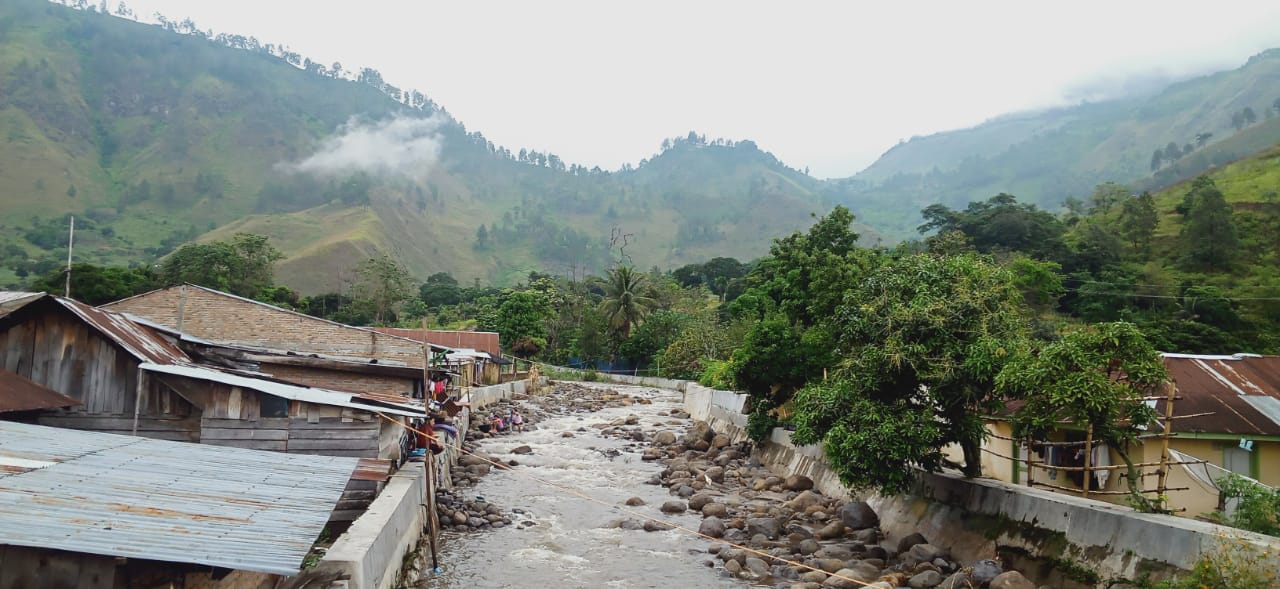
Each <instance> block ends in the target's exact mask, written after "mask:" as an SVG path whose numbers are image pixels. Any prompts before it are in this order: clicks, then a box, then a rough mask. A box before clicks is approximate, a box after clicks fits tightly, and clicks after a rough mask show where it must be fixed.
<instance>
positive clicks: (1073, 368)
mask: <svg viewBox="0 0 1280 589" xmlns="http://www.w3.org/2000/svg"><path fill="white" fill-rule="evenodd" d="M1168 379H1169V375H1168V374H1167V373H1166V372H1165V368H1164V363H1163V362H1162V361H1161V360H1160V354H1159V352H1157V351H1156V350H1155V348H1153V347H1152V346H1151V344H1150V343H1148V342H1147V340H1146V338H1145V337H1143V335H1142V332H1141V331H1139V330H1138V328H1137V326H1135V325H1133V324H1132V323H1125V322H1114V323H1100V324H1097V325H1094V326H1091V327H1086V328H1083V329H1079V330H1076V331H1073V332H1071V333H1068V334H1066V335H1065V336H1063V338H1062V339H1060V340H1058V341H1056V342H1053V343H1050V344H1048V345H1046V346H1044V347H1043V348H1041V349H1040V350H1039V351H1038V352H1029V353H1024V354H1020V355H1019V356H1018V357H1017V358H1015V359H1013V360H1012V361H1011V362H1009V363H1008V365H1006V366H1005V367H1004V370H1002V371H1001V372H1000V374H999V376H997V377H996V390H997V391H998V392H1000V393H1002V394H1004V395H1006V396H1008V397H1011V398H1019V399H1024V404H1023V405H1022V407H1021V408H1020V409H1019V410H1018V412H1017V413H1015V414H1014V415H1013V418H1012V425H1013V436H1014V437H1015V438H1031V439H1034V440H1043V439H1045V438H1046V436H1047V434H1048V433H1049V432H1051V431H1053V430H1054V429H1057V428H1060V427H1062V425H1063V424H1064V423H1071V424H1074V425H1075V426H1076V427H1085V426H1088V425H1091V426H1093V439H1094V443H1101V444H1106V445H1107V446H1108V447H1110V448H1111V449H1113V450H1115V451H1116V453H1117V454H1119V455H1120V458H1121V460H1123V461H1124V463H1125V467H1126V469H1127V471H1128V476H1127V477H1125V480H1126V481H1127V482H1128V485H1129V497H1130V502H1131V503H1132V504H1133V506H1134V507H1135V508H1137V509H1140V510H1143V511H1152V510H1155V509H1158V508H1160V507H1161V506H1160V505H1159V503H1158V500H1151V499H1148V498H1146V497H1144V496H1143V495H1142V493H1141V490H1142V489H1141V487H1140V485H1141V483H1142V477H1141V474H1140V473H1139V472H1138V469H1137V468H1136V467H1134V463H1133V460H1132V459H1131V458H1130V456H1129V446H1130V444H1132V443H1133V442H1136V441H1137V440H1138V436H1139V435H1141V434H1143V433H1145V432H1146V431H1147V428H1148V427H1149V426H1151V425H1152V424H1154V423H1155V419H1156V414H1155V410H1154V409H1152V408H1151V407H1150V406H1148V405H1147V404H1146V403H1144V402H1143V397H1146V396H1148V395H1153V394H1156V393H1158V392H1159V391H1160V389H1161V387H1162V386H1163V385H1164V383H1165V382H1166V381H1168Z"/></svg>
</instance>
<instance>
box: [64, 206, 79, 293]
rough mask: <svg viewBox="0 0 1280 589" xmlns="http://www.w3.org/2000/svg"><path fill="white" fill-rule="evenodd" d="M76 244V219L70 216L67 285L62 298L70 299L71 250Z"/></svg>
mask: <svg viewBox="0 0 1280 589" xmlns="http://www.w3.org/2000/svg"><path fill="white" fill-rule="evenodd" d="M75 242H76V218H75V216H74V215H72V216H71V232H70V233H69V234H67V284H66V287H65V288H64V289H63V292H62V296H64V297H67V298H71V248H72V246H74V245H75Z"/></svg>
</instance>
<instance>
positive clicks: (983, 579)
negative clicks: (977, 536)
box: [969, 560, 1004, 587]
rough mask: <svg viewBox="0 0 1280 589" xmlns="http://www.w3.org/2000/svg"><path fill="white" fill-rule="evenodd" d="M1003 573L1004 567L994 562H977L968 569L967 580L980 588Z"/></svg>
mask: <svg viewBox="0 0 1280 589" xmlns="http://www.w3.org/2000/svg"><path fill="white" fill-rule="evenodd" d="M1003 572H1004V566H1003V565H1001V564H1000V562H999V561H996V560H979V561H978V562H975V563H973V565H971V566H970V567H969V579H971V580H972V581H973V584H974V585H975V586H978V587H982V586H984V585H986V584H988V583H990V582H991V581H992V580H994V579H995V578H996V577H998V576H1000V573H1003Z"/></svg>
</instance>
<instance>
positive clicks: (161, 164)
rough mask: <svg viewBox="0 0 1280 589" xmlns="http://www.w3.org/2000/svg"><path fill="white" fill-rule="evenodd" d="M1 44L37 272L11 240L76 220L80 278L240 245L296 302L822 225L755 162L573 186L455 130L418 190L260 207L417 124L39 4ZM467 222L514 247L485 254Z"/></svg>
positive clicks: (10, 135)
mask: <svg viewBox="0 0 1280 589" xmlns="http://www.w3.org/2000/svg"><path fill="white" fill-rule="evenodd" d="M0 33H3V34H0V210H3V212H4V215H3V221H2V223H4V224H5V225H6V227H5V229H6V231H5V233H4V235H3V236H0V245H6V244H16V245H18V246H19V247H22V248H24V249H26V250H28V251H31V252H32V255H33V256H40V255H46V256H57V255H59V254H60V252H58V251H48V252H41V251H39V250H38V248H35V247H34V246H33V245H32V244H31V243H27V242H26V241H25V240H23V239H21V238H20V237H19V235H20V231H7V229H18V230H20V229H21V228H22V227H24V226H26V225H29V224H30V217H31V216H32V215H40V216H42V217H44V218H48V217H51V216H56V215H61V214H65V213H74V214H76V215H78V216H85V215H89V216H91V217H92V218H93V219H94V220H95V221H96V223H95V225H96V228H97V229H96V230H86V231H83V232H81V233H78V234H77V257H78V258H81V259H83V261H91V262H98V263H125V262H143V261H148V260H151V259H154V255H153V254H152V253H149V252H155V251H157V248H161V247H163V246H164V245H165V243H168V244H170V245H171V244H173V243H175V242H177V241H180V240H182V239H187V238H190V237H192V236H201V237H200V238H201V239H218V238H224V237H226V236H229V235H230V234H232V233H234V232H235V231H253V232H260V233H265V234H267V235H270V236H272V237H273V239H274V240H275V241H276V242H277V244H278V246H279V247H280V248H281V249H282V250H283V251H284V252H285V254H286V255H287V256H288V259H287V260H286V261H285V262H284V263H283V264H282V268H281V277H282V279H283V280H285V281H286V282H289V283H291V284H296V285H297V286H299V287H301V288H302V289H303V290H305V291H309V292H313V291H315V290H317V289H328V288H331V287H333V286H334V285H335V284H336V282H338V281H340V278H339V277H341V275H342V274H343V273H344V272H349V270H350V265H351V264H352V263H353V262H354V261H357V260H359V259H360V258H362V257H364V256H367V255H369V254H371V253H373V252H374V251H388V252H392V253H394V254H395V255H396V256H398V257H399V258H400V259H401V260H402V261H403V262H404V263H405V264H406V265H407V266H408V267H409V268H410V269H411V270H412V271H413V272H414V274H415V275H417V276H418V277H424V276H425V275H427V274H429V273H431V272H436V271H449V272H452V273H454V274H455V275H456V276H458V277H459V278H460V279H462V280H466V281H469V280H470V279H472V278H480V279H482V280H492V281H497V282H512V281H514V280H516V279H519V278H523V277H524V276H525V275H526V274H527V273H528V271H529V270H532V269H538V270H544V269H545V270H550V271H556V272H559V271H562V270H563V269H566V268H568V267H569V266H571V265H573V264H574V263H576V262H579V261H581V262H582V263H583V264H585V265H586V266H588V269H589V270H598V269H599V268H600V267H601V266H602V265H603V264H604V263H606V262H607V260H609V259H610V254H609V251H608V250H609V236H610V230H611V228H612V227H614V226H618V227H620V228H621V229H622V230H624V231H626V232H628V233H632V234H633V235H634V237H633V239H632V245H631V246H630V247H629V248H628V253H630V254H631V255H632V257H633V259H634V260H635V261H636V263H638V264H641V265H643V266H646V267H647V266H651V265H659V266H663V267H672V266H676V265H679V264H683V263H687V262H690V261H699V260H702V259H705V258H707V257H711V256H714V255H731V256H736V257H739V258H744V259H745V258H750V257H754V256H756V255H759V254H762V253H764V252H765V251H766V249H767V247H768V244H769V242H770V240H771V239H772V238H773V237H776V236H779V235H782V234H784V233H786V232H789V231H792V230H795V229H799V228H802V227H804V226H806V225H807V224H808V217H807V215H808V213H810V212H814V213H822V212H824V211H825V210H826V209H827V208H829V202H828V200H827V199H824V198H823V197H821V196H819V194H818V188H819V186H818V183H817V182H816V181H814V180H812V179H810V178H807V177H804V176H803V175H801V174H799V173H796V172H795V171H793V170H790V169H788V168H786V167H785V166H783V165H782V164H781V163H779V162H777V161H776V160H774V159H773V158H772V156H768V155H767V154H762V152H759V151H758V150H756V149H755V148H754V146H750V147H727V146H724V147H715V148H708V149H706V150H692V149H673V150H671V151H670V152H668V153H664V154H662V155H660V156H658V157H656V158H655V159H654V161H653V162H651V164H650V165H647V166H642V167H641V168H640V169H638V170H636V171H634V172H631V173H620V174H604V175H583V176H574V175H571V174H568V173H565V172H562V171H553V170H551V169H548V168H537V167H534V166H530V165H527V164H524V163H520V162H515V161H513V160H510V159H506V158H503V157H500V156H498V155H495V154H494V153H493V152H491V151H490V150H489V149H488V148H487V146H485V145H483V144H482V143H477V142H476V141H475V140H474V137H472V136H470V135H468V134H467V132H466V131H465V130H464V129H463V128H462V127H461V126H460V125H457V124H453V123H451V124H448V125H446V127H445V128H443V129H442V136H443V143H444V151H443V153H442V161H441V162H440V163H439V164H438V165H437V166H436V168H435V169H434V170H432V171H431V172H430V174H429V175H428V176H427V178H426V179H421V178H420V179H418V182H417V183H416V184H413V183H406V182H402V181H401V179H383V180H380V181H378V182H377V183H376V184H375V186H374V188H373V190H372V191H371V194H370V202H369V205H368V206H362V205H356V206H354V207H348V206H343V205H341V204H337V203H335V202H330V203H329V204H325V201H324V200H323V199H321V200H316V196H317V195H316V194H313V192H314V191H308V190H303V189H296V190H295V191H294V192H295V193H296V194H294V195H293V196H294V197H296V198H297V200H298V201H299V202H297V203H294V204H286V203H281V202H279V201H263V200H262V198H261V197H260V194H261V193H262V192H263V189H264V186H265V185H268V184H270V183H273V182H282V181H285V180H286V179H282V178H281V175H280V173H279V172H278V171H277V170H276V168H275V167H274V164H276V163H278V162H287V161H297V160H298V159H300V158H302V157H305V156H306V155H307V154H309V153H311V151H312V150H313V149H314V147H315V146H316V145H317V144H318V143H319V142H320V141H321V140H322V139H323V138H324V137H326V136H328V135H330V134H332V133H333V132H334V131H335V129H337V128H338V127H339V126H340V125H341V124H343V123H344V122H346V121H347V120H348V119H350V118H351V117H353V116H359V117H364V118H367V119H373V120H377V119H381V118H385V117H387V116H389V115H391V114H393V113H401V114H411V115H414V116H422V115H424V114H426V113H422V112H417V111H413V110H411V109H409V108H407V107H405V106H403V105H401V104H399V103H397V102H395V101H393V100H391V99H389V98H387V97H386V96H384V95H383V94H382V93H381V92H379V91H378V90H376V89H374V88H371V87H369V86H367V85H364V84H360V83H356V82H350V81H344V80H333V79H328V78H323V77H320V76H315V75H311V74H307V73H305V72H301V71H299V70H298V69H297V68H294V67H292V66H290V65H288V64H285V63H284V62H282V61H280V60H279V59H275V58H272V57H270V56H266V55H262V54H257V53H251V52H247V51H241V50H233V49H229V48H226V47H222V46H220V45H218V44H215V43H212V42H210V41H206V40H204V39H200V38H196V37H190V36H182V35H176V34H172V33H167V32H164V31H162V30H160V29H159V28H157V27H153V26H147V25H141V24H138V23H133V22H129V21H125V20H121V19H117V18H113V17H107V16H103V15H98V14H92V13H86V12H78V11H74V10H71V9H68V8H65V7H62V6H59V5H54V4H50V3H47V2H44V1H42V0H9V1H7V2H5V3H3V4H0ZM704 151H705V152H706V153H712V152H714V154H715V157H709V158H708V157H702V156H704V155H705V153H703V152H704ZM199 175H212V176H215V177H217V179H218V185H219V190H218V194H211V193H207V192H202V191H201V190H198V189H197V181H196V180H197V177H198V176H199ZM144 182H145V183H146V184H147V188H149V192H145V193H144V194H148V196H147V197H146V198H138V197H137V195H138V194H140V193H142V192H139V191H140V190H141V186H142V184H143V183H144ZM72 185H74V186H75V187H76V191H75V192H76V196H75V197H74V198H72V197H70V196H68V194H67V193H68V188H69V187H70V186H72ZM753 190H754V191H755V192H753ZM761 195H768V196H769V197H770V198H772V199H773V200H772V201H770V202H768V203H766V202H765V201H763V200H762V197H761ZM748 199H754V200H753V201H751V202H748ZM691 211H692V212H695V213H696V214H697V215H698V216H699V220H701V221H705V222H707V223H711V224H712V225H714V228H715V231H714V236H713V238H711V239H704V240H701V241H695V242H690V241H689V240H687V239H686V240H681V239H680V238H679V236H678V232H679V228H680V227H681V224H682V222H684V221H685V219H686V217H687V216H688V215H689V214H690V212H691ZM508 219H510V221H508ZM481 224H484V225H486V226H489V227H494V226H497V225H508V226H509V231H507V232H506V233H504V239H502V240H495V245H494V247H492V248H489V249H487V250H481V249H477V248H475V247H474V243H475V234H476V228H477V227H478V226H479V225H481ZM102 228H110V229H111V230H112V231H114V235H113V236H108V235H106V234H104V233H103V232H101V229H102ZM549 239H552V240H554V239H559V240H562V241H564V242H565V243H566V244H568V245H565V246H564V247H562V248H559V249H555V248H549V247H547V246H546V244H545V243H543V242H544V241H546V240H549ZM81 244H85V245H86V247H85V248H84V249H83V250H82V249H81V248H80V247H79V246H80V245H81Z"/></svg>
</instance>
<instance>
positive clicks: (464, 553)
mask: <svg viewBox="0 0 1280 589" xmlns="http://www.w3.org/2000/svg"><path fill="white" fill-rule="evenodd" d="M600 386H601V387H602V388H610V389H613V390H616V391H619V392H624V393H626V394H630V395H632V396H637V397H645V398H648V399H650V400H652V401H653V403H652V404H648V405H640V404H637V405H632V406H628V407H619V408H606V409H602V410H600V411H597V412H594V413H579V414H572V415H555V416H550V417H547V418H545V419H543V420H542V421H541V422H540V423H538V424H537V427H538V429H536V430H534V431H527V432H524V433H516V434H511V435H506V436H500V437H498V438H493V439H488V440H483V441H482V442H481V450H482V451H484V452H487V453H489V454H492V455H493V456H495V457H497V458H500V459H501V460H503V461H506V460H510V459H515V460H517V461H518V462H519V464H520V466H518V467H516V468H515V469H514V470H512V471H498V470H495V471H494V472H493V473H491V474H489V475H488V476H486V477H484V479H482V480H481V481H480V483H479V484H477V485H475V486H473V487H470V488H464V489H462V491H463V493H464V496H465V497H467V498H468V499H471V498H474V497H475V496H479V497H483V498H484V499H485V500H486V501H488V502H491V503H495V504H497V505H498V506H500V507H501V508H502V509H503V511H504V513H508V514H510V516H511V518H512V520H513V522H514V523H515V524H517V525H512V526H508V527H504V528H499V529H490V530H485V531H483V532H475V533H453V532H448V533H446V534H445V535H444V536H443V541H444V542H443V544H444V545H443V546H442V548H441V550H440V567H441V569H442V572H441V573H440V574H437V575H431V576H429V577H427V578H426V579H424V580H423V582H422V583H421V584H420V585H419V586H420V587H432V588H435V587H450V588H458V589H461V588H467V589H474V588H477V587H479V588H485V587H512V586H523V587H555V588H557V589H569V588H577V587H593V588H595V587H613V588H618V589H627V588H633V587H634V588H639V587H686V586H696V587H737V588H741V587H744V586H745V582H743V581H739V580H734V579H731V578H727V577H722V576H720V574H719V572H718V571H719V570H721V569H713V568H709V567H707V566H705V565H704V564H703V563H704V562H705V561H708V560H710V559H711V558H713V557H712V556H711V555H709V554H707V553H706V552H705V549H706V547H707V545H708V544H707V542H706V541H705V540H700V539H698V538H695V537H691V536H689V535H688V534H686V533H684V532H680V531H677V530H669V531H660V532H645V531H641V530H623V529H619V528H616V527H609V526H608V523H609V522H610V521H614V520H618V519H622V518H625V517H628V516H627V515H626V514H624V513H623V512H621V511H620V510H618V509H617V508H614V507H606V506H604V505H600V504H597V503H592V502H589V501H586V500H584V499H581V498H579V497H574V496H572V495H569V494H567V493H565V492H564V491H561V490H558V489H555V488H552V487H549V486H546V485H544V484H542V483H539V482H537V481H534V480H532V479H530V478H528V477H526V476H522V475H521V474H520V473H522V472H523V473H528V474H531V475H534V476H537V477H539V478H542V479H546V480H548V481H551V482H554V483H556V484H559V485H564V486H566V487H571V488H573V489H577V490H578V491H580V492H583V493H586V494H587V495H590V496H592V497H595V498H597V499H601V500H603V501H605V502H607V503H609V504H610V505H616V506H621V505H622V504H623V502H624V501H626V500H627V499H628V498H629V497H640V498H641V499H644V500H645V501H646V502H647V504H646V505H644V506H641V507H636V508H632V509H635V510H637V511H639V512H641V513H646V514H651V515H654V516H657V517H662V518H664V519H666V520H667V521H671V522H673V523H679V524H681V525H684V526H686V527H689V528H692V529H697V528H698V524H699V522H700V521H701V518H700V517H699V516H698V515H697V514H695V513H693V512H686V513H685V514H681V515H664V514H661V513H660V512H659V511H658V507H659V506H660V505H662V503H663V502H664V501H669V500H671V499H673V498H674V497H672V496H671V495H669V494H668V493H667V489H666V488H664V487H662V486H658V485H647V484H644V483H645V481H646V480H649V479H650V478H652V477H654V476H655V475H657V474H658V473H659V472H661V471H662V469H663V468H664V467H663V466H662V465H661V464H659V463H657V462H642V461H641V460H640V453H639V452H638V451H635V450H634V449H633V450H631V451H628V450H627V446H628V444H635V442H628V441H624V440H620V439H617V438H611V437H606V436H603V435H601V433H600V429H599V428H593V427H591V426H592V424H600V423H608V422H611V421H613V420H616V419H620V418H625V417H627V416H628V415H636V416H638V417H639V418H640V423H641V424H642V425H644V426H646V427H645V429H646V430H649V429H650V428H651V427H653V426H656V425H657V424H662V423H665V422H667V421H669V420H671V418H670V417H666V416H663V415H658V413H659V412H661V411H670V410H672V409H675V408H679V406H680V405H679V403H680V396H679V394H678V393H674V392H670V391H662V390H658V389H651V388H642V387H625V386H619V385H607V387H606V386H605V385H600ZM664 427H665V428H667V429H679V430H683V427H684V426H671V425H666V426H664ZM566 431H568V432H573V434H574V437H561V434H562V433H563V432H566ZM521 445H528V446H530V447H531V448H532V449H533V453H532V454H529V455H520V456H516V455H514V454H511V452H510V451H511V449H513V448H515V447H517V446H521ZM614 451H620V452H621V454H616V455H614V456H612V457H611V456H610V455H611V454H615V452H614ZM516 510H521V511H523V513H516ZM522 522H533V524H534V525H531V526H529V525H526V526H524V529H518V528H519V527H520V526H519V525H518V524H520V523H522ZM428 574H429V573H428Z"/></svg>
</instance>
